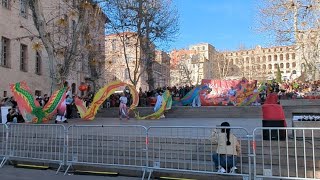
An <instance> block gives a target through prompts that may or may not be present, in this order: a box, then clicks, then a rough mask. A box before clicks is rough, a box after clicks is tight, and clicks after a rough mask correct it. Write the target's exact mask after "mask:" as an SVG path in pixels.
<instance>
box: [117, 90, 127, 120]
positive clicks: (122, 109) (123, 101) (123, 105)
mask: <svg viewBox="0 0 320 180" xmlns="http://www.w3.org/2000/svg"><path fill="white" fill-rule="evenodd" d="M119 100H120V105H119V116H120V120H122V116H125V117H126V118H127V119H128V120H129V114H128V108H127V103H128V98H127V97H126V96H125V95H124V93H121V97H120V99H119Z"/></svg>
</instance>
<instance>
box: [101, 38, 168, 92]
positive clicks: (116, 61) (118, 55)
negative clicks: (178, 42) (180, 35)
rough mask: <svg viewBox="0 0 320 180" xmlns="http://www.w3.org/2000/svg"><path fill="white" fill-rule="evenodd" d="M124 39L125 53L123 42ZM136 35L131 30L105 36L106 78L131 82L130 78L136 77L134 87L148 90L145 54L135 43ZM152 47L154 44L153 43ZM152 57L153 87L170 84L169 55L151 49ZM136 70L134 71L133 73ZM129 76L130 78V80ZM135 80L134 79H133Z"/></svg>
mask: <svg viewBox="0 0 320 180" xmlns="http://www.w3.org/2000/svg"><path fill="white" fill-rule="evenodd" d="M124 38H125V39H126V40H125V53H124V47H123V42H124ZM136 42H137V39H136V35H135V33H132V32H126V33H122V34H110V35H107V36H106V44H105V46H106V65H105V69H106V74H105V77H106V80H107V82H112V81H115V80H120V81H123V82H126V83H129V84H132V81H131V80H134V79H137V77H139V80H138V81H137V84H136V88H137V89H140V88H141V89H142V91H147V90H149V86H148V83H147V80H148V74H147V72H146V61H148V60H147V59H146V58H145V57H146V54H145V52H143V51H142V50H141V48H140V47H139V46H140V45H139V44H137V43H136ZM153 47H154V45H153ZM152 51H153V53H154V57H155V58H154V59H153V60H151V61H153V62H152V71H153V79H154V83H155V84H154V85H155V88H157V87H164V86H168V85H169V84H170V70H169V69H170V57H169V55H168V54H167V53H165V52H163V51H158V50H155V49H153V50H152ZM135 72H136V73H135ZM130 78H131V80H130ZM135 81H136V80H135Z"/></svg>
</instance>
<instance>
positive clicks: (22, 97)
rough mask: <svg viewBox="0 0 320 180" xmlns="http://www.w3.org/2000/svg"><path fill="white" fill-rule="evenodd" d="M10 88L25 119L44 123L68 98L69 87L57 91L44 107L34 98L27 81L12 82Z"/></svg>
mask: <svg viewBox="0 0 320 180" xmlns="http://www.w3.org/2000/svg"><path fill="white" fill-rule="evenodd" d="M10 89H11V91H12V93H13V97H14V98H15V100H16V101H17V103H18V107H19V111H20V113H21V115H22V117H23V118H24V120H25V121H26V122H33V123H42V122H46V121H48V120H49V119H50V117H51V116H52V115H53V114H54V113H56V110H57V108H58V107H59V105H60V104H61V103H62V102H63V101H64V100H65V98H66V90H67V87H64V88H61V89H60V90H57V91H55V92H54V93H53V94H52V95H51V97H50V99H49V101H48V102H47V104H46V105H45V106H44V107H43V108H42V107H41V106H40V104H39V103H38V101H36V100H35V99H34V98H33V96H32V94H31V93H30V92H31V91H30V89H29V87H28V86H27V84H26V82H18V83H16V84H10Z"/></svg>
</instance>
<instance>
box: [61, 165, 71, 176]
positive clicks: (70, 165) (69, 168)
mask: <svg viewBox="0 0 320 180" xmlns="http://www.w3.org/2000/svg"><path fill="white" fill-rule="evenodd" d="M71 166H72V164H69V165H68V167H67V169H66V171H65V172H64V174H63V175H64V176H65V175H66V174H67V173H68V171H69V169H70V167H71Z"/></svg>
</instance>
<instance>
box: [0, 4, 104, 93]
mask: <svg viewBox="0 0 320 180" xmlns="http://www.w3.org/2000/svg"><path fill="white" fill-rule="evenodd" d="M41 3H43V7H44V15H45V17H46V20H47V21H49V20H51V21H50V22H56V23H58V22H59V21H60V22H62V19H63V25H64V26H63V27H57V28H63V32H65V33H66V34H67V35H70V33H72V28H74V27H73V25H74V24H75V23H76V22H75V20H74V17H73V16H72V15H70V14H69V13H70V12H68V11H67V9H68V8H63V7H69V6H70V4H65V3H71V2H69V1H68V2H66V1H56V0H43V1H41ZM46 7H54V8H55V9H50V8H46ZM58 7H60V8H58ZM31 13H32V12H31V10H30V9H29V8H28V4H27V1H25V0H19V1H14V0H4V1H0V39H1V41H0V75H1V76H2V78H0V97H8V96H11V95H12V93H11V91H10V89H9V84H11V83H16V82H19V81H26V82H27V84H28V85H29V87H30V88H31V91H32V93H34V94H36V93H37V94H38V95H43V94H50V92H51V81H52V80H51V75H50V69H49V67H50V64H49V61H48V55H47V52H46V50H45V48H44V47H43V45H42V43H41V40H39V39H37V38H35V37H34V36H37V34H38V33H37V30H36V29H35V27H34V23H33V18H32V14H31ZM74 16H76V15H74ZM53 17H56V18H59V19H57V20H56V19H54V18H53ZM58 20H59V21H58ZM95 20H96V21H98V22H99V23H100V24H99V23H98V24H99V25H97V26H98V27H97V30H95V34H96V36H95V38H94V40H92V41H94V43H92V46H97V47H98V46H99V48H100V49H101V51H103V52H98V51H97V53H98V55H97V56H95V57H96V58H97V59H102V60H103V62H101V63H104V54H105V52H104V38H102V40H101V37H99V36H100V35H104V25H105V22H106V16H105V15H99V17H96V19H95ZM52 27H53V26H52ZM55 27H56V26H55ZM59 30H61V29H59ZM48 34H49V35H52V34H50V33H48ZM59 38H61V37H59ZM59 38H58V37H53V39H54V41H55V42H62V40H61V39H59ZM65 38H66V36H65ZM92 39H93V38H92ZM59 40H61V41H59ZM83 46H85V44H81V45H80V47H79V48H83ZM100 46H101V47H100ZM80 52H81V58H79V61H77V62H76V63H74V64H73V65H72V68H71V72H70V74H69V76H68V77H67V78H66V79H67V81H68V84H69V85H70V88H72V91H73V93H75V94H79V92H78V86H79V85H80V83H81V82H85V79H88V78H90V77H91V73H90V68H89V61H90V60H89V59H90V57H89V54H88V51H86V49H82V50H80ZM62 56H63V55H62ZM79 57H80V56H79ZM95 62H98V61H96V60H95ZM61 63H62V62H61V59H56V61H55V62H53V65H52V66H53V67H54V68H56V67H59V64H61ZM98 71H100V70H98Z"/></svg>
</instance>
